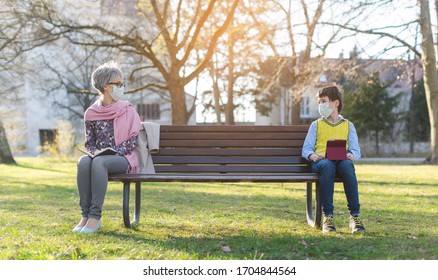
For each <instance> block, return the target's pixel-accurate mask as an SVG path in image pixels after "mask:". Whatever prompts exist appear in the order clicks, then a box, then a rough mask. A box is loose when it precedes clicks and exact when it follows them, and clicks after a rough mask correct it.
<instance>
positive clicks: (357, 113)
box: [343, 72, 398, 154]
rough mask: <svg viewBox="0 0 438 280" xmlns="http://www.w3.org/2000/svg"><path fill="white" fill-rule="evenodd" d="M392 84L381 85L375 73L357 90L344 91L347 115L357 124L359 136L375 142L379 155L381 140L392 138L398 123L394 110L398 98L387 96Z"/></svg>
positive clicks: (348, 89) (356, 88) (347, 89)
mask: <svg viewBox="0 0 438 280" xmlns="http://www.w3.org/2000/svg"><path fill="white" fill-rule="evenodd" d="M389 84H390V83H388V84H387V85H384V84H382V83H381V81H380V78H379V73H378V72H375V73H372V74H371V75H369V78H368V79H367V80H366V81H365V82H364V83H360V84H359V85H358V86H357V87H354V88H348V87H347V88H345V89H346V90H345V93H344V104H345V108H344V109H343V111H344V112H345V115H346V116H348V118H349V119H350V120H351V121H352V122H353V123H354V124H355V126H356V129H357V133H358V135H360V136H372V137H373V138H374V140H375V150H376V154H379V153H380V150H379V143H380V140H381V139H382V138H383V137H384V136H388V135H390V131H391V127H392V126H393V125H394V123H395V122H396V121H397V117H396V115H395V114H394V112H393V110H394V108H395V106H396V105H397V104H398V95H396V96H392V97H390V96H389V95H388V92H387V90H386V89H387V87H388V85H389Z"/></svg>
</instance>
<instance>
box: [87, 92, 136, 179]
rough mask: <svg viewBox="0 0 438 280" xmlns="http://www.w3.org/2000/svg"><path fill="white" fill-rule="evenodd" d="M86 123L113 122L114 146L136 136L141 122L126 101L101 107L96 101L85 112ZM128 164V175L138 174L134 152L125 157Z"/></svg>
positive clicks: (100, 102)
mask: <svg viewBox="0 0 438 280" xmlns="http://www.w3.org/2000/svg"><path fill="white" fill-rule="evenodd" d="M84 118H85V120H86V121H97V120H114V140H115V142H116V145H120V143H122V142H123V141H127V140H129V139H130V138H131V137H133V136H136V135H138V133H139V131H140V128H141V121H140V118H139V116H138V114H137V112H136V111H135V110H134V108H133V107H132V105H131V104H130V103H129V102H128V101H122V100H118V101H116V102H114V103H113V104H111V105H108V106H103V105H102V100H101V99H98V100H97V101H96V102H94V104H93V105H91V106H90V107H89V108H88V109H87V110H86V111H85V115H84ZM125 158H126V159H127V160H128V162H129V166H130V167H129V169H128V173H137V172H138V159H137V156H136V154H135V152H132V153H130V154H128V155H125Z"/></svg>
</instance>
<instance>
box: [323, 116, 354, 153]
mask: <svg viewBox="0 0 438 280" xmlns="http://www.w3.org/2000/svg"><path fill="white" fill-rule="evenodd" d="M349 132H350V122H349V121H348V120H346V119H341V120H339V121H338V122H336V123H332V122H330V121H328V120H326V119H324V118H320V119H318V120H317V121H316V144H315V153H316V154H318V155H321V156H325V150H326V145H327V140H338V139H340V140H347V150H348V147H349V144H348V134H349Z"/></svg>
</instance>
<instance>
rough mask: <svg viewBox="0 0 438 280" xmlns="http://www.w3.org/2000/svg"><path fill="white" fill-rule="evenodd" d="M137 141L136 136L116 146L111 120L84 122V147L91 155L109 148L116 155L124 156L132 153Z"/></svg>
mask: <svg viewBox="0 0 438 280" xmlns="http://www.w3.org/2000/svg"><path fill="white" fill-rule="evenodd" d="M137 140H138V136H133V137H131V138H130V139H128V140H127V141H124V142H122V143H120V145H116V141H115V139H114V121H113V120H99V121H85V147H86V148H87V149H88V150H89V151H90V152H91V153H94V151H96V150H101V149H105V148H108V147H111V148H113V149H114V150H116V151H117V154H118V155H120V156H124V155H127V154H130V153H131V152H132V151H134V149H135V146H136V144H137Z"/></svg>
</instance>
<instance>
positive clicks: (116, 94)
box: [110, 86, 125, 101]
mask: <svg viewBox="0 0 438 280" xmlns="http://www.w3.org/2000/svg"><path fill="white" fill-rule="evenodd" d="M124 92H125V87H124V86H123V87H120V88H119V87H117V86H113V91H112V92H111V93H110V96H111V97H112V98H113V99H114V100H115V101H117V100H120V99H122V98H123V94H124Z"/></svg>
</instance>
